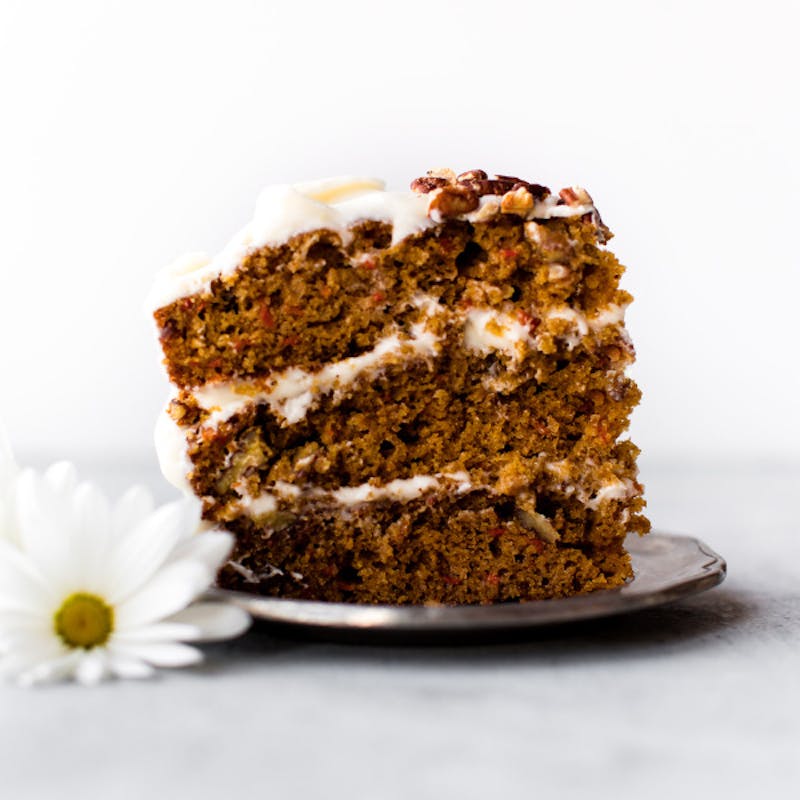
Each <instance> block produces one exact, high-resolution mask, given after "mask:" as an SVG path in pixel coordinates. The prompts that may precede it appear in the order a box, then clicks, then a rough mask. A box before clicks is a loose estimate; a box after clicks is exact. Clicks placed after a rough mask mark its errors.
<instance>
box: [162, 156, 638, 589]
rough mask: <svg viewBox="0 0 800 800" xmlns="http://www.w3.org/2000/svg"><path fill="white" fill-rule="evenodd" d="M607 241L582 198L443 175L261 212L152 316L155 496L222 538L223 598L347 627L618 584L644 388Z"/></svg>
mask: <svg viewBox="0 0 800 800" xmlns="http://www.w3.org/2000/svg"><path fill="white" fill-rule="evenodd" d="M610 236H611V234H610V232H609V230H608V228H607V227H606V226H605V225H604V224H603V222H602V220H601V219H600V215H599V214H598V212H597V209H596V208H595V206H594V203H593V202H592V199H591V197H590V196H589V195H588V194H587V193H586V191H584V190H583V189H579V188H571V189H562V190H561V191H560V192H558V193H553V192H551V191H550V190H549V189H547V188H546V187H544V186H541V185H539V184H536V183H530V182H528V181H525V180H521V179H519V178H515V177H510V176H505V175H497V176H494V177H492V178H490V177H489V176H488V175H487V174H486V173H485V172H483V171H482V170H473V171H471V172H466V173H462V174H460V175H456V174H454V173H453V172H451V171H450V170H434V171H431V172H429V173H428V174H427V175H425V176H423V177H420V178H417V179H416V180H414V181H413V182H412V184H411V189H410V191H404V192H389V191H385V190H384V185H383V183H382V182H380V181H376V180H372V179H368V178H352V177H348V178H337V179H330V180H323V181H319V182H315V183H301V184H296V185H292V186H276V187H271V188H268V189H267V190H265V191H264V192H263V194H262V195H261V197H260V198H259V201H258V204H257V207H256V212H255V216H254V218H253V220H252V221H251V222H250V223H249V224H248V225H247V226H246V227H245V228H244V229H243V230H242V231H241V232H240V233H239V234H238V235H237V236H235V237H234V239H233V240H232V241H231V242H230V244H229V245H228V246H227V247H226V248H225V249H224V250H223V251H222V252H221V253H220V254H219V255H218V256H216V257H215V258H213V259H210V260H209V259H208V258H206V257H205V256H201V255H189V256H186V257H184V258H182V259H180V260H179V261H178V262H176V263H175V264H174V265H172V266H171V267H169V268H167V269H166V270H164V272H162V274H161V275H160V276H159V278H158V280H157V282H156V285H155V287H154V290H153V293H152V295H151V308H152V309H153V311H154V317H155V320H156V323H157V326H158V332H159V338H160V342H161V346H162V348H163V352H164V364H165V366H166V369H167V372H168V375H169V378H170V381H171V383H172V384H173V388H174V393H173V396H172V398H171V399H170V401H169V403H168V406H167V409H166V411H165V412H164V414H162V415H161V418H160V420H159V422H158V426H157V435H156V439H157V447H158V453H159V457H160V461H161V465H162V469H163V471H164V474H165V475H166V477H167V478H168V479H169V480H171V481H172V482H173V483H174V484H175V485H177V486H179V487H182V488H183V489H185V490H186V491H189V492H193V493H194V494H196V495H197V496H198V497H199V498H201V500H202V503H203V509H204V515H205V518H206V519H207V520H209V521H210V522H213V523H215V524H217V525H220V526H223V527H225V528H227V529H228V530H230V531H232V532H233V534H234V535H235V538H236V547H235V551H234V553H233V555H232V557H231V560H230V562H229V563H228V564H227V566H226V567H225V568H224V569H223V570H222V572H221V573H220V575H219V583H220V585H221V586H223V587H228V588H232V589H239V590H244V591H249V592H257V593H261V594H265V595H275V596H281V597H292V598H308V599H315V600H332V601H346V602H357V603H489V602H498V601H511V600H534V599H540V598H549V597H561V596H567V595H573V594H577V593H582V592H587V591H591V590H595V589H600V588H609V587H616V586H620V585H621V584H622V583H624V582H625V581H626V580H627V579H629V578H630V577H631V565H630V559H629V557H628V555H627V553H626V551H625V549H624V540H625V537H626V535H627V534H628V533H631V532H637V533H645V532H646V531H647V530H648V528H649V523H648V521H647V520H646V519H645V517H644V516H643V515H642V513H641V512H642V508H643V506H644V500H643V498H642V485H641V484H640V483H639V482H638V480H637V468H636V457H637V454H638V450H637V448H636V447H635V446H634V445H633V444H632V443H631V442H630V441H629V440H628V439H626V438H624V437H623V433H624V432H625V430H626V428H627V427H628V419H629V415H630V412H631V409H632V408H633V407H634V406H635V405H636V404H637V403H638V401H639V396H640V393H639V390H638V389H637V387H636V385H635V384H634V382H633V381H632V380H631V379H630V378H628V377H627V376H626V374H625V369H626V367H627V366H628V365H629V364H630V363H631V362H632V361H633V358H634V350H633V346H632V345H631V341H630V339H629V338H628V335H627V332H626V330H625V326H624V322H623V317H624V313H625V307H626V306H627V305H628V304H629V303H630V301H631V296H630V295H629V294H628V293H627V292H626V291H624V290H623V289H620V288H619V280H620V277H621V275H622V273H623V271H624V270H623V267H622V266H621V265H620V263H619V262H618V261H617V259H616V258H615V257H614V255H613V254H612V253H611V252H610V251H609V250H607V249H606V247H605V245H606V242H607V240H608V239H609V238H610Z"/></svg>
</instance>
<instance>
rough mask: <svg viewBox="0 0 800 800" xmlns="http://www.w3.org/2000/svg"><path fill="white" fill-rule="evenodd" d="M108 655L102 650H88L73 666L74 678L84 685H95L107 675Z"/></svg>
mask: <svg viewBox="0 0 800 800" xmlns="http://www.w3.org/2000/svg"><path fill="white" fill-rule="evenodd" d="M108 672H109V669H108V657H107V655H106V653H105V652H104V651H103V650H89V651H88V652H87V653H86V654H85V655H83V656H82V657H81V658H80V660H79V661H78V664H77V666H76V667H75V678H76V679H77V681H78V683H82V684H83V685H84V686H96V685H97V684H98V683H100V682H101V681H102V680H103V678H105V677H106V676H107V675H108Z"/></svg>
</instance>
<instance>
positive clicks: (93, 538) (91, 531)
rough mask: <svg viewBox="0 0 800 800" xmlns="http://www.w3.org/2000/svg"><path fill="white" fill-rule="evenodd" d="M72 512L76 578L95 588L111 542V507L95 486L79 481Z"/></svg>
mask: <svg viewBox="0 0 800 800" xmlns="http://www.w3.org/2000/svg"><path fill="white" fill-rule="evenodd" d="M72 515H73V524H72V530H71V534H72V535H71V537H70V556H71V558H72V560H73V563H74V564H75V568H76V571H77V580H78V582H79V583H80V584H81V585H82V586H83V587H84V588H85V589H87V590H89V591H97V590H98V589H100V588H101V585H100V583H99V577H100V576H101V575H102V574H103V572H104V570H105V563H106V561H107V558H108V550H109V546H110V543H111V536H110V533H111V507H110V505H109V502H108V500H107V499H106V497H105V495H104V494H103V493H102V492H101V491H100V489H99V488H98V487H97V486H95V485H94V484H92V483H82V484H81V485H80V486H78V488H77V489H76V490H75V492H74V494H73V500H72Z"/></svg>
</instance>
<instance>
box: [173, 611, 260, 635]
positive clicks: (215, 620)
mask: <svg viewBox="0 0 800 800" xmlns="http://www.w3.org/2000/svg"><path fill="white" fill-rule="evenodd" d="M167 622H179V623H183V624H186V625H190V626H193V627H194V628H196V630H197V631H198V635H197V638H196V639H194V640H192V641H198V642H211V641H215V640H218V639H232V638H234V637H235V636H240V635H241V634H243V633H244V632H245V631H246V630H247V629H248V628H249V627H250V625H251V624H252V620H251V619H250V615H249V614H248V613H247V612H246V611H244V610H242V609H241V608H238V607H237V606H234V605H228V604H226V603H194V604H193V605H191V606H189V608H185V609H184V610H183V611H179V612H178V613H177V614H173V615H172V616H171V617H170V618H169V620H167ZM184 641H188V640H184Z"/></svg>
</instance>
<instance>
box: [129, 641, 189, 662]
mask: <svg viewBox="0 0 800 800" xmlns="http://www.w3.org/2000/svg"><path fill="white" fill-rule="evenodd" d="M114 650H115V652H117V653H119V654H120V655H123V656H128V657H131V658H140V659H143V660H144V661H147V662H149V663H150V664H153V665H154V666H156V667H185V666H188V665H189V664H197V663H198V662H200V661H202V660H203V654H202V653H201V652H200V651H199V650H198V649H197V648H195V647H189V646H188V645H185V644H178V643H175V642H173V643H166V642H158V643H154V644H135V645H134V644H131V645H117V646H115V647H114Z"/></svg>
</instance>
